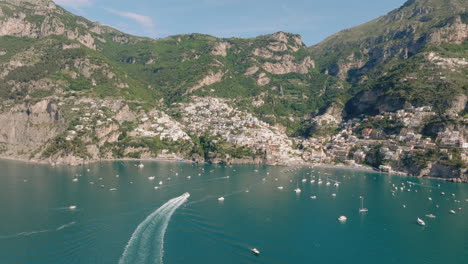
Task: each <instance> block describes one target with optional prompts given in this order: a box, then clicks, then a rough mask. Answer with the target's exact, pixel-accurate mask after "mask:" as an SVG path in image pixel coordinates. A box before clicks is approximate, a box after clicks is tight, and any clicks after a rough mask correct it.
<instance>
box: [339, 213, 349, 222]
mask: <svg viewBox="0 0 468 264" xmlns="http://www.w3.org/2000/svg"><path fill="white" fill-rule="evenodd" d="M346 220H348V218H346V216H344V215H342V216H340V217H338V221H340V222H342V223H343V222H346Z"/></svg>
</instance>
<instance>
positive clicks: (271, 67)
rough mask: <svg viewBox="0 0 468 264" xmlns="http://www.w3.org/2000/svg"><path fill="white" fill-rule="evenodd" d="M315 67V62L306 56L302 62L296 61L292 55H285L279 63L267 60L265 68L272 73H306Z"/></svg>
mask: <svg viewBox="0 0 468 264" xmlns="http://www.w3.org/2000/svg"><path fill="white" fill-rule="evenodd" d="M313 68H315V62H314V61H313V60H312V59H311V58H310V57H306V58H305V59H304V60H303V61H302V62H301V63H295V62H294V61H293V57H292V56H283V60H282V61H281V62H277V63H271V62H265V63H264V64H263V69H264V70H265V71H267V72H269V73H272V74H278V75H282V74H288V73H292V72H295V73H300V74H306V73H308V72H309V70H310V69H313Z"/></svg>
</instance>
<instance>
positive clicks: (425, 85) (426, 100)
mask: <svg viewBox="0 0 468 264" xmlns="http://www.w3.org/2000/svg"><path fill="white" fill-rule="evenodd" d="M467 6H468V2H467V1H466V0H411V1H407V2H406V3H405V4H404V5H403V6H402V7H400V8H398V9H396V10H394V11H392V12H390V13H389V14H387V15H385V16H383V17H380V18H377V19H375V20H373V21H371V22H368V23H366V24H363V25H361V26H358V27H355V28H351V29H347V30H344V31H342V32H339V33H337V34H335V35H333V36H331V37H329V38H328V39H326V40H325V41H323V42H322V43H319V44H318V45H315V46H312V47H310V48H309V49H310V51H311V52H312V53H313V54H314V56H313V57H314V58H316V60H317V64H318V65H319V70H320V71H321V72H324V73H327V74H330V75H333V76H336V77H339V78H340V79H343V80H347V81H348V82H349V83H350V84H351V85H352V86H354V87H355V88H356V89H355V93H356V92H360V91H361V92H360V93H358V94H357V95H356V96H355V97H354V98H353V100H351V101H350V102H348V105H347V107H346V111H347V114H348V115H351V116H355V115H357V114H363V113H370V112H372V113H378V112H381V111H395V110H398V109H401V108H403V107H404V105H405V104H406V103H409V104H412V105H414V106H422V105H435V106H437V107H438V108H440V109H439V110H440V111H444V110H447V109H448V108H450V107H451V106H452V104H451V103H452V102H453V101H454V100H453V98H455V97H456V96H461V97H463V98H465V95H466V93H467V89H468V87H467V82H466V75H467V68H466V62H465V60H466V59H468V57H467V49H466V48H467V43H466V39H467V38H468V27H467V22H468V13H467ZM435 75H437V77H436V76H435ZM362 90H364V91H362ZM462 100H464V101H466V98H465V99H462ZM459 110H460V111H461V110H463V107H462V109H459Z"/></svg>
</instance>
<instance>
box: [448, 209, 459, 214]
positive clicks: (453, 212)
mask: <svg viewBox="0 0 468 264" xmlns="http://www.w3.org/2000/svg"><path fill="white" fill-rule="evenodd" d="M449 213H451V214H456V213H457V212H455V210H450V211H449Z"/></svg>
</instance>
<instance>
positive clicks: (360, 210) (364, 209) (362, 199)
mask: <svg viewBox="0 0 468 264" xmlns="http://www.w3.org/2000/svg"><path fill="white" fill-rule="evenodd" d="M367 211H369V210H368V209H367V208H364V197H362V196H361V207H360V208H359V212H360V213H365V212H367Z"/></svg>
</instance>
